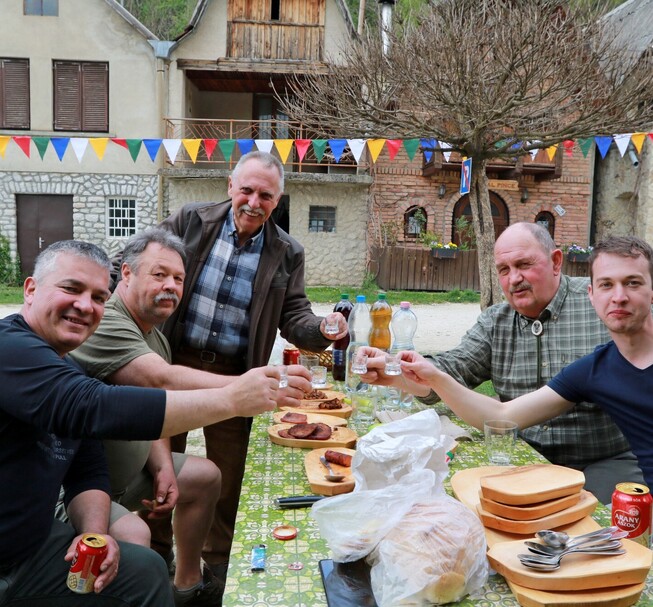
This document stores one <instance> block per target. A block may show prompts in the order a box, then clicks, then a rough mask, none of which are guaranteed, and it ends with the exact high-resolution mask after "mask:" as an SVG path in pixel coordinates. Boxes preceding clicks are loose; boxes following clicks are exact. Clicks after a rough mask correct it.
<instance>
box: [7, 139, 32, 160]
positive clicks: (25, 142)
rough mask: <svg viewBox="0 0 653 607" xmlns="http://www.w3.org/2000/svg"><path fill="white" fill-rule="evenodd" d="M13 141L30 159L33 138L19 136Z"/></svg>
mask: <svg viewBox="0 0 653 607" xmlns="http://www.w3.org/2000/svg"><path fill="white" fill-rule="evenodd" d="M12 139H13V140H14V141H15V142H16V145H17V146H18V147H19V148H20V149H21V150H23V153H24V154H25V156H27V157H28V158H29V144H30V142H31V141H32V138H31V137H28V136H27V135H18V136H15V137H12Z"/></svg>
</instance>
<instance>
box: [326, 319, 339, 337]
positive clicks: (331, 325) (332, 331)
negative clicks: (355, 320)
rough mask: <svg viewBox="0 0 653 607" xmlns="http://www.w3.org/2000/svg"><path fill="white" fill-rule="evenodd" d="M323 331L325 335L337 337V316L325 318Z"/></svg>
mask: <svg viewBox="0 0 653 607" xmlns="http://www.w3.org/2000/svg"><path fill="white" fill-rule="evenodd" d="M324 331H325V333H326V334H327V335H337V334H338V333H339V332H340V326H339V325H338V317H337V316H327V317H326V318H325V320H324Z"/></svg>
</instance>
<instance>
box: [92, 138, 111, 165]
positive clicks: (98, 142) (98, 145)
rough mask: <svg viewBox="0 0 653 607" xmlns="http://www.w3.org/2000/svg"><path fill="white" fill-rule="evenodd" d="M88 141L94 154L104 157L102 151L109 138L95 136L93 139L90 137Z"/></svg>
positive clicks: (100, 157)
mask: <svg viewBox="0 0 653 607" xmlns="http://www.w3.org/2000/svg"><path fill="white" fill-rule="evenodd" d="M89 143H90V144H91V147H92V148H93V150H94V151H95V155H96V156H97V157H98V158H99V159H100V160H102V159H103V158H104V152H105V151H106V149H107V144H108V143H109V138H108V137H97V138H94V139H90V140H89Z"/></svg>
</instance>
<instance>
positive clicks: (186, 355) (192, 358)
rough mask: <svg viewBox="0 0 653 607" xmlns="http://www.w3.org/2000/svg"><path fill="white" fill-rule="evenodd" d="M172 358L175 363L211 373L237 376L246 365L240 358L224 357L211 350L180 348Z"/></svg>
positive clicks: (245, 368) (242, 371) (243, 370)
mask: <svg viewBox="0 0 653 607" xmlns="http://www.w3.org/2000/svg"><path fill="white" fill-rule="evenodd" d="M174 358H175V362H176V363H180V364H182V365H183V364H185V365H187V366H191V367H195V368H199V369H204V370H208V371H213V372H217V371H218V370H225V371H227V372H229V373H231V374H234V375H238V374H240V373H244V372H245V371H246V370H247V363H246V362H245V359H244V357H242V356H225V355H224V354H219V353H218V352H213V351H212V350H199V349H197V348H191V347H190V346H181V347H180V348H179V350H178V352H177V354H176V355H175V357H174Z"/></svg>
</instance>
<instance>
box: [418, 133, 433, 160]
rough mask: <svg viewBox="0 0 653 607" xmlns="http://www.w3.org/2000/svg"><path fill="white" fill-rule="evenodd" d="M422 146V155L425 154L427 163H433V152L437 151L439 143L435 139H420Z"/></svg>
mask: <svg viewBox="0 0 653 607" xmlns="http://www.w3.org/2000/svg"><path fill="white" fill-rule="evenodd" d="M419 142H420V145H421V146H422V153H423V154H424V160H426V162H431V158H433V151H434V150H435V146H436V144H437V141H436V140H435V139H434V138H433V137H430V138H426V139H420V141H419Z"/></svg>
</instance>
